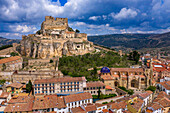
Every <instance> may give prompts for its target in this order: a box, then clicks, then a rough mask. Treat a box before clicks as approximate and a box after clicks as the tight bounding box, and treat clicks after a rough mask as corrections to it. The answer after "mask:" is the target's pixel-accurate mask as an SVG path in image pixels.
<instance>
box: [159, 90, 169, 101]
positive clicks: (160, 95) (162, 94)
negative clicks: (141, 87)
mask: <svg viewBox="0 0 170 113" xmlns="http://www.w3.org/2000/svg"><path fill="white" fill-rule="evenodd" d="M164 97H166V98H168V99H170V95H167V94H166V93H165V92H164V91H161V92H159V94H158V96H157V99H161V98H164Z"/></svg>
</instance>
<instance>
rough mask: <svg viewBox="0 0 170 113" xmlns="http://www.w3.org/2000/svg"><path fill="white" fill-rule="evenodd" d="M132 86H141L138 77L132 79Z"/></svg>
mask: <svg viewBox="0 0 170 113" xmlns="http://www.w3.org/2000/svg"><path fill="white" fill-rule="evenodd" d="M131 87H133V88H138V87H139V83H138V81H137V80H136V79H133V80H132V81H131Z"/></svg>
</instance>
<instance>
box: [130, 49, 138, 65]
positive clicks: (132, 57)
mask: <svg viewBox="0 0 170 113" xmlns="http://www.w3.org/2000/svg"><path fill="white" fill-rule="evenodd" d="M139 58H140V54H139V53H138V52H137V51H133V52H131V53H129V60H133V61H135V63H136V64H137V63H138V62H139Z"/></svg>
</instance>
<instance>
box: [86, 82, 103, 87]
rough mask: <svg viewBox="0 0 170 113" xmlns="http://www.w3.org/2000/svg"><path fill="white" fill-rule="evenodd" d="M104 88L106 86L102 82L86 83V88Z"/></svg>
mask: <svg viewBox="0 0 170 113" xmlns="http://www.w3.org/2000/svg"><path fill="white" fill-rule="evenodd" d="M103 86H105V84H104V83H103V82H101V81H96V82H88V83H86V87H103Z"/></svg>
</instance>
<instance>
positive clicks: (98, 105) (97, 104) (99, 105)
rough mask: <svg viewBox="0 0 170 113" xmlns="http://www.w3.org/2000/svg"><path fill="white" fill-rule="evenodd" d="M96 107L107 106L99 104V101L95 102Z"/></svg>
mask: <svg viewBox="0 0 170 113" xmlns="http://www.w3.org/2000/svg"><path fill="white" fill-rule="evenodd" d="M95 105H96V107H102V106H105V105H104V104H99V103H95Z"/></svg>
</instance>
